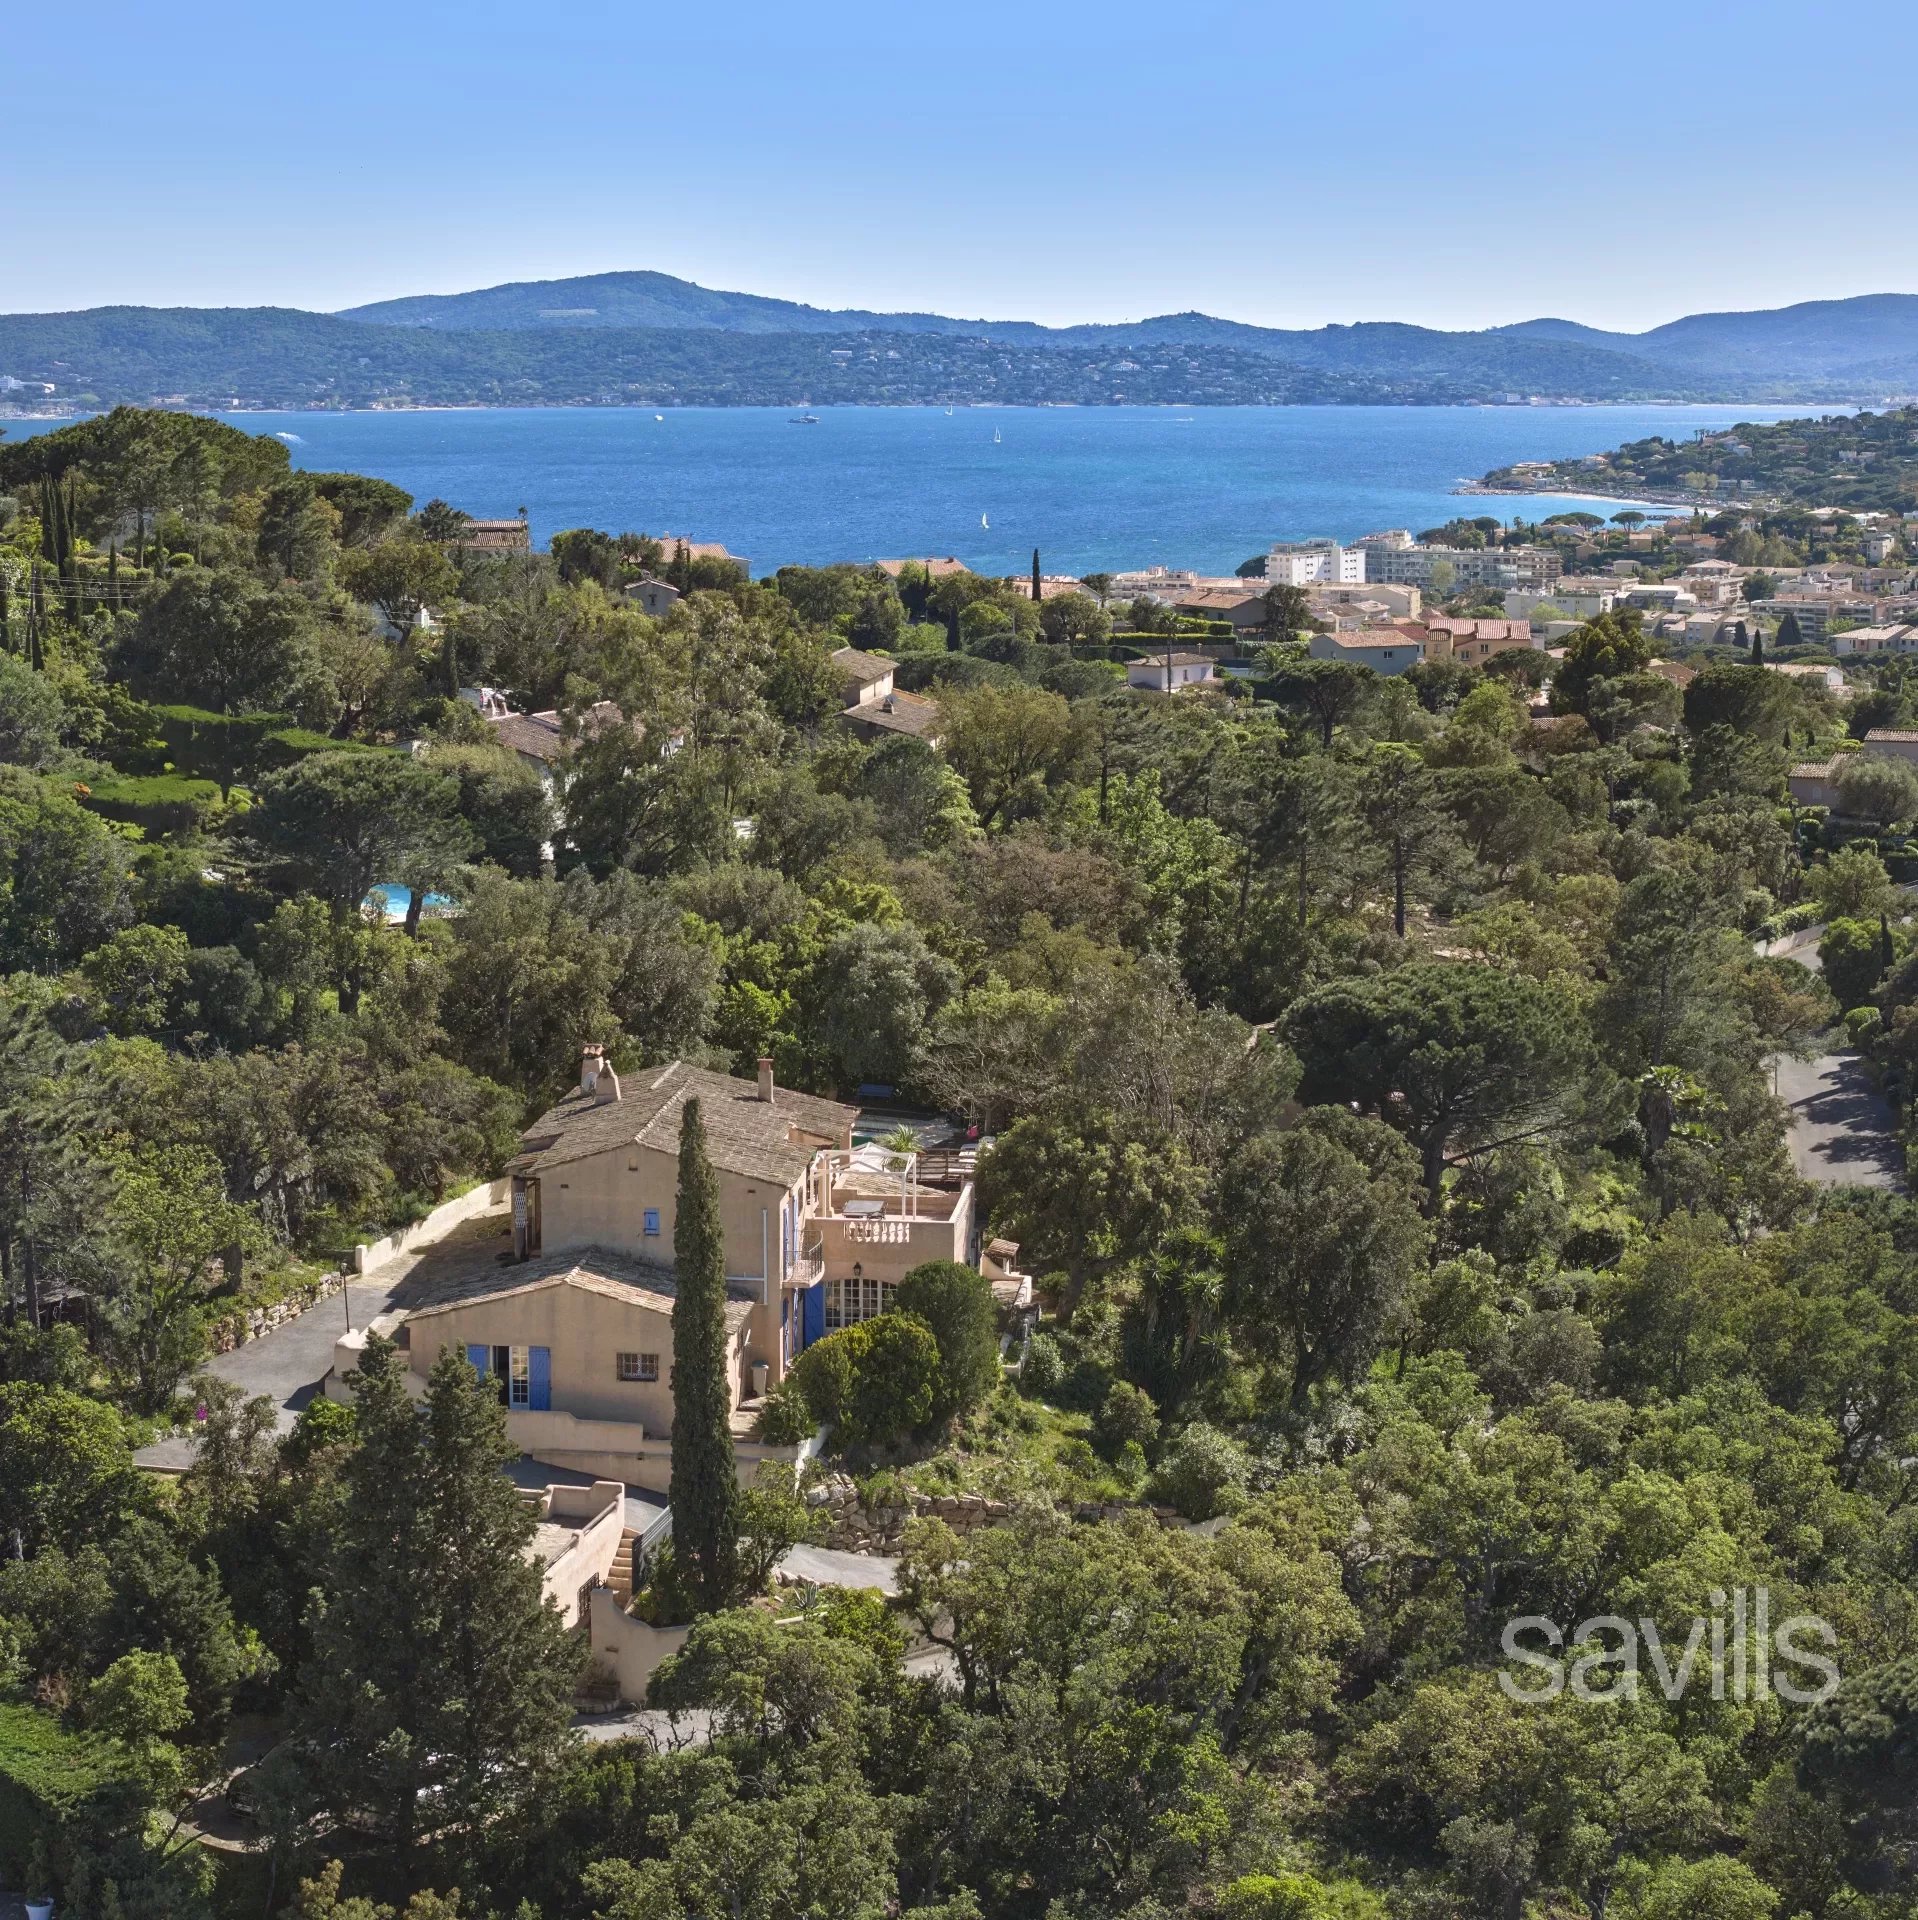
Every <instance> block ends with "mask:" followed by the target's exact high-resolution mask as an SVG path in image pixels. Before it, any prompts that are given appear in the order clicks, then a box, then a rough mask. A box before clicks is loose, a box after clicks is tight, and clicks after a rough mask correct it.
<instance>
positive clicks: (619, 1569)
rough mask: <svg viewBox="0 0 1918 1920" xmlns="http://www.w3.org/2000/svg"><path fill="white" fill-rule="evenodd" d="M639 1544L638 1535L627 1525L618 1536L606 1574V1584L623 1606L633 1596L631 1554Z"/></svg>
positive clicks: (629, 1601) (627, 1603)
mask: <svg viewBox="0 0 1918 1920" xmlns="http://www.w3.org/2000/svg"><path fill="white" fill-rule="evenodd" d="M638 1545H639V1535H638V1533H637V1532H636V1531H635V1530H634V1529H633V1528H632V1527H628V1528H626V1529H625V1531H624V1532H623V1533H621V1534H620V1536H619V1551H618V1552H617V1553H615V1554H614V1555H613V1564H612V1568H611V1570H610V1571H609V1572H608V1573H607V1575H606V1584H607V1585H608V1586H609V1587H611V1588H612V1590H613V1593H614V1595H615V1597H616V1598H617V1599H618V1601H619V1604H620V1605H621V1606H622V1607H624V1606H627V1605H629V1604H630V1603H631V1601H632V1597H633V1554H634V1551H635V1549H636V1548H637V1547H638Z"/></svg>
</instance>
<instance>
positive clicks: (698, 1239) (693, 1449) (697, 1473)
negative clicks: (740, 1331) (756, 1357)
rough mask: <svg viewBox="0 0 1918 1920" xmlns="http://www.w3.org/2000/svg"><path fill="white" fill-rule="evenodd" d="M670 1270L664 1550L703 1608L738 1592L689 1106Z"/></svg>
mask: <svg viewBox="0 0 1918 1920" xmlns="http://www.w3.org/2000/svg"><path fill="white" fill-rule="evenodd" d="M673 1274H674V1279H675V1283H676V1285H675V1296H674V1300H673V1471H672V1508H673V1549H674V1552H675V1554H676V1556H677V1558H678V1560H679V1563H680V1565H681V1566H682V1567H683V1568H684V1569H685V1571H686V1574H687V1577H688V1580H689V1582H690V1585H691V1589H692V1593H693V1597H694V1599H695V1601H696V1603H697V1604H698V1605H699V1606H700V1608H701V1609H702V1610H704V1611H711V1610H712V1609H714V1608H716V1607H723V1606H727V1605H729V1604H730V1603H731V1601H732V1599H733V1597H734V1595H735V1593H736V1592H737V1590H738V1584H739V1560H738V1553H739V1547H738V1541H739V1512H738V1501H739V1493H738V1482H737V1480H736V1479H735V1478H734V1468H733V1438H732V1425H731V1416H732V1405H733V1392H732V1352H731V1341H730V1339H729V1338H728V1335H727V1330H726V1238H725V1228H724V1226H723V1225H722V1223H721V1220H720V1215H719V1182H718V1180H717V1178H716V1177H715V1176H714V1173H713V1166H712V1161H711V1160H710V1159H709V1158H708V1157H707V1152H706V1126H705V1121H704V1118H703V1116H702V1115H701V1112H700V1103H699V1102H698V1101H697V1100H688V1101H687V1102H686V1105H685V1108H684V1110H683V1111H682V1113H681V1116H680V1127H679V1189H678V1193H677V1196H676V1198H675V1201H674V1210H673Z"/></svg>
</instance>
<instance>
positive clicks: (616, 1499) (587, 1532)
mask: <svg viewBox="0 0 1918 1920" xmlns="http://www.w3.org/2000/svg"><path fill="white" fill-rule="evenodd" d="M540 1504H541V1509H542V1514H541V1517H542V1518H543V1519H545V1520H547V1521H549V1522H551V1523H552V1524H554V1525H556V1526H575V1527H577V1528H578V1532H577V1533H576V1534H575V1535H574V1538H573V1543H572V1545H571V1546H569V1547H568V1548H567V1549H566V1551H565V1552H564V1553H562V1554H561V1555H560V1556H559V1558H558V1559H556V1560H551V1561H548V1562H547V1564H546V1567H545V1569H544V1571H543V1573H542V1576H541V1579H542V1584H543V1586H544V1589H545V1592H546V1595H547V1598H549V1599H550V1600H551V1601H552V1602H553V1604H554V1605H555V1606H556V1607H557V1608H558V1609H559V1615H560V1618H561V1619H562V1620H563V1621H564V1622H565V1623H566V1625H567V1626H569V1627H576V1626H579V1625H581V1624H582V1622H581V1618H580V1594H581V1592H582V1591H583V1590H584V1589H585V1588H587V1587H592V1586H598V1585H601V1584H602V1583H603V1582H604V1581H605V1580H606V1578H607V1576H608V1575H609V1574H611V1572H612V1570H613V1562H614V1561H615V1560H616V1559H617V1558H618V1557H619V1543H620V1540H621V1538H622V1536H623V1535H624V1533H625V1530H626V1487H625V1483H624V1482H623V1481H619V1480H600V1481H596V1482H595V1483H594V1484H593V1485H592V1486H590V1487H548V1488H547V1489H546V1492H545V1495H544V1496H543V1498H542V1500H541V1503H540Z"/></svg>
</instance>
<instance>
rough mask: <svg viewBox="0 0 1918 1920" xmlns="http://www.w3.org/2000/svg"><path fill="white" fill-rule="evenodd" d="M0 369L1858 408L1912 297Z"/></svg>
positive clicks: (522, 312)
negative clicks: (1461, 324)
mask: <svg viewBox="0 0 1918 1920" xmlns="http://www.w3.org/2000/svg"><path fill="white" fill-rule="evenodd" d="M0 374H4V375H11V376H13V377H14V378H15V379H18V380H25V381H33V382H47V383H51V384H52V385H53V386H54V388H55V390H56V399H58V400H66V399H69V398H70V399H71V400H72V401H73V402H74V403H75V404H79V405H83V406H90V405H103V406H104V405H113V404H118V403H121V402H133V403H143V402H150V401H162V402H167V403H173V404H181V403H184V404H189V405H197V406H234V405H240V406H263V407H264V406H277V407H308V406H332V407H365V406H404V405H440V406H456V405H493V406H501V405H545V406H589V405H634V406H660V405H714V406H724V405H765V406H783V405H792V404H796V403H799V402H811V403H813V404H815V405H828V404H851V403H866V404H939V405H955V404H979V403H983V402H1000V403H1006V404H1023V405H1046V404H1053V405H1079V406H1087V405H1102V404H1113V403H1117V402H1128V403H1147V404H1169V405H1179V406H1206V405H1261V404H1280V403H1359V404H1376V405H1416V404H1447V403H1462V402H1481V401H1496V400H1503V399H1509V398H1511V397H1513V396H1514V395H1517V396H1523V397H1526V398H1542V399H1554V400H1593V401H1600V400H1610V401H1658V400H1719V401H1723V400H1739V399H1742V400H1769V401H1780V400H1782V401H1794V400H1804V401H1813V402H1816V401H1855V400H1869V399H1873V398H1876V397H1879V396H1882V395H1884V394H1885V393H1889V392H1897V391H1900V390H1908V389H1910V388H1913V387H1918V297H1915V296H1911V295H1904V294H1882V295H1871V296H1867V297H1865V298H1861V299H1856V300H1836V301H1816V302H1811V303H1808V304H1806V305H1803V306H1798V307H1788V308H1783V309H1780V310H1778V311H1776V312H1771V313H1747V314H1736V313H1733V314H1694V315H1690V316H1687V317H1686V318H1684V319H1681V320H1675V321H1673V322H1671V323H1670V324H1669V325H1667V326H1663V327H1656V328H1652V329H1651V330H1649V331H1648V332H1646V333H1643V334H1621V333H1607V332H1604V331H1602V330H1600V329H1598V328H1592V327H1585V326H1581V325H1579V324H1578V323H1577V322H1575V321H1569V320H1559V319H1539V320H1528V321H1522V322H1519V323H1517V324H1515V325H1513V326H1508V327H1495V328H1490V329H1487V330H1485V331H1482V332H1470V333H1447V332H1442V331H1439V330H1437V329H1434V328H1430V327H1417V326H1411V325H1407V324H1404V323H1401V322H1395V321H1367V322H1362V323H1360V324H1357V325H1352V326H1327V327H1318V328H1311V329H1287V328H1276V327H1259V326H1253V325H1250V324H1248V323H1245V322H1242V321H1234V320H1223V319H1219V318H1217V317H1215V316H1213V315H1210V314H1203V313H1174V314H1161V315H1158V316H1156V317H1154V318H1152V319H1148V320H1141V321H1136V322H1128V323H1125V324H1122V325H1104V324H1093V325H1079V326H1066V327H1044V326H1040V325H1038V324H1036V323H1034V322H1031V321H1021V320H1010V321H1006V320H965V319H954V318H950V317H948V316H944V315H940V314H931V313H892V314H888V313H877V312H872V311H868V310H865V309H850V308H849V309H844V310H838V311H834V310H829V309H826V308H821V307H812V306H807V305H804V304H802V303H800V302H797V301H791V300H782V299H776V298H772V297H770V296H765V295H760V294H749V293H732V292H722V291H715V290H713V289H711V288H706V287H701V286H697V285H695V284H694V283H693V282H691V281H688V280H680V279H675V278H674V277H673V276H672V275H670V274H663V273H650V272H631V273H607V274H595V275H588V276H583V277H580V278H574V279H567V280H539V281H520V282H513V283H511V284H508V285H504V286H498V287H488V288H483V289H480V290H478V291H475V292H471V293H459V294H422V295H418V296H414V297H410V298H406V299H398V300H385V301H378V302H375V303H373V304H372V305H369V306H364V307H357V308H353V309H351V310H349V311H347V312H345V313H337V314H325V313H308V312H304V311H301V310H298V309H294V308H284V307H251V308H218V309H201V308H185V307H168V308H156V307H131V306H125V307H99V308H93V309H90V310H87V311H85V312H79V313H55V314H9V315H0Z"/></svg>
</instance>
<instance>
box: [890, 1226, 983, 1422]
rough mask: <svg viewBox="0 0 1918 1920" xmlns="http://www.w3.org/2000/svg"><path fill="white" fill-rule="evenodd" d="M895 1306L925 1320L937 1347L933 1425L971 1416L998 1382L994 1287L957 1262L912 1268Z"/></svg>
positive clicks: (900, 1286) (936, 1262) (903, 1311)
mask: <svg viewBox="0 0 1918 1920" xmlns="http://www.w3.org/2000/svg"><path fill="white" fill-rule="evenodd" d="M894 1305H895V1306H896V1307H897V1308H898V1310H899V1311H900V1312H901V1313H907V1314H912V1315H914V1316H916V1317H917V1318H918V1319H921V1320H923V1321H924V1322H925V1323H926V1325H927V1326H929V1327H930V1328H931V1329H932V1337H933V1339H934V1340H935V1341H936V1342H937V1344H938V1348H939V1381H938V1385H937V1387H936V1389H935V1390H934V1394H933V1403H932V1409H931V1412H930V1414H929V1416H928V1417H929V1418H930V1419H931V1420H932V1421H933V1422H935V1423H938V1422H942V1421H946V1420H949V1419H951V1418H952V1416H953V1415H954V1414H958V1413H968V1412H970V1411H971V1410H972V1409H973V1408H974V1407H976V1406H978V1405H979V1403H980V1402H981V1401H982V1400H984V1399H985V1398H986V1396H987V1395H988V1394H989V1393H991V1391H992V1390H993V1388H994V1387H996V1386H997V1385H998V1384H999V1310H998V1305H997V1303H996V1302H995V1301H994V1299H993V1297H992V1286H991V1283H990V1282H989V1281H987V1280H986V1278H985V1277H984V1275H982V1274H981V1273H980V1272H979V1270H978V1269H977V1268H976V1267H968V1266H965V1265H963V1264H961V1263H960V1262H958V1261H954V1260H935V1261H928V1262H927V1263H926V1264H925V1265H924V1266H918V1267H914V1268H913V1269H912V1271H911V1272H909V1273H908V1274H907V1275H906V1277H905V1278H904V1279H903V1280H902V1281H901V1282H900V1283H899V1291H898V1293H897V1294H896V1295H895V1296H894Z"/></svg>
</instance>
